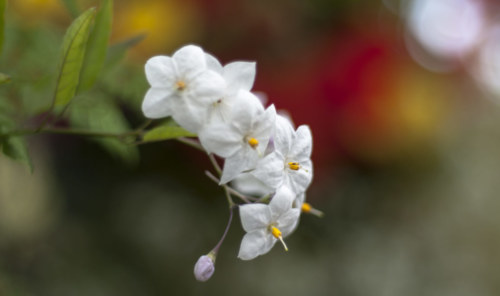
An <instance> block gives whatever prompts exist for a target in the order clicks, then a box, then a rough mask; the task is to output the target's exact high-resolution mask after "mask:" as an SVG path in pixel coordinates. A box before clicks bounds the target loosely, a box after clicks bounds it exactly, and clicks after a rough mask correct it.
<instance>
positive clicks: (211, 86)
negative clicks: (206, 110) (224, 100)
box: [189, 70, 226, 102]
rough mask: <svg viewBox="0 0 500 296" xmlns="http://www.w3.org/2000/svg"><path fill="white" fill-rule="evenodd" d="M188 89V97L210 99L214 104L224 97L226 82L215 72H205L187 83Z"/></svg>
mask: <svg viewBox="0 0 500 296" xmlns="http://www.w3.org/2000/svg"><path fill="white" fill-rule="evenodd" d="M189 87H190V96H192V97H194V98H199V97H210V98H212V102H215V101H216V100H217V99H219V97H222V96H223V95H224V93H225V90H226V82H225V81H224V78H222V76H221V75H219V74H217V72H214V71H212V70H205V71H203V72H200V73H199V75H197V76H196V77H195V78H193V80H191V81H189Z"/></svg>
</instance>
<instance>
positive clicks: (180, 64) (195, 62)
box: [172, 45, 207, 79]
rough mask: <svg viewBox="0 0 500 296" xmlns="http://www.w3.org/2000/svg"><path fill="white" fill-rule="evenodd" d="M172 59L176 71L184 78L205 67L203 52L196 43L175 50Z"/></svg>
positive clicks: (194, 74) (190, 77) (188, 77)
mask: <svg viewBox="0 0 500 296" xmlns="http://www.w3.org/2000/svg"><path fill="white" fill-rule="evenodd" d="M172 59H173V60H174V62H175V65H176V66H177V71H178V73H179V74H180V75H182V76H183V77H184V78H186V79H192V78H193V77H194V76H196V75H197V74H198V73H199V72H200V71H204V70H206V68H207V62H206V60H205V53H204V52H203V50H202V49H201V48H200V47H199V46H196V45H186V46H184V47H182V48H180V49H179V50H177V51H176V52H175V53H174V54H173V55H172Z"/></svg>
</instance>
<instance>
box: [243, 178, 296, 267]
mask: <svg viewBox="0 0 500 296" xmlns="http://www.w3.org/2000/svg"><path fill="white" fill-rule="evenodd" d="M294 198H295V194H294V193H293V192H292V191H290V189H288V188H287V187H282V188H281V189H280V190H278V191H277V192H276V194H275V195H274V197H273V199H272V200H271V202H270V203H269V205H265V204H247V205H243V206H240V217H241V224H242V226H243V229H244V230H245V231H246V232H247V233H246V234H245V236H244V237H243V240H242V241H241V246H240V251H239V253H238V258H240V259H243V260H251V259H253V258H255V257H257V256H259V255H263V254H266V253H267V252H269V251H270V250H271V248H272V247H273V246H274V244H275V243H276V242H277V241H278V240H280V241H281V242H282V243H283V246H284V247H285V250H288V249H287V247H286V245H285V243H284V241H283V238H284V237H286V236H287V235H289V234H290V233H291V232H292V231H293V230H294V229H295V227H296V225H297V223H298V219H299V216H300V210H299V209H295V208H292V201H293V199H294Z"/></svg>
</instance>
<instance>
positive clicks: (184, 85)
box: [175, 80, 186, 90]
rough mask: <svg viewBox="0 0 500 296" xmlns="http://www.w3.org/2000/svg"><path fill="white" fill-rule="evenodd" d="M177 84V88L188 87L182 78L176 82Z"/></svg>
mask: <svg viewBox="0 0 500 296" xmlns="http://www.w3.org/2000/svg"><path fill="white" fill-rule="evenodd" d="M175 86H176V88H177V90H184V89H186V83H185V82H184V81H182V80H179V81H177V82H176V83H175Z"/></svg>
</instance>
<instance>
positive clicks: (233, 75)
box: [223, 62, 256, 92]
mask: <svg viewBox="0 0 500 296" xmlns="http://www.w3.org/2000/svg"><path fill="white" fill-rule="evenodd" d="M255 71H256V70H255V62H233V63H229V64H227V65H225V66H224V74H223V76H224V79H225V80H226V82H227V86H228V88H229V89H230V90H232V92H237V91H238V90H239V89H243V90H248V91H249V90H250V89H252V86H253V83H254V80H255Z"/></svg>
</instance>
